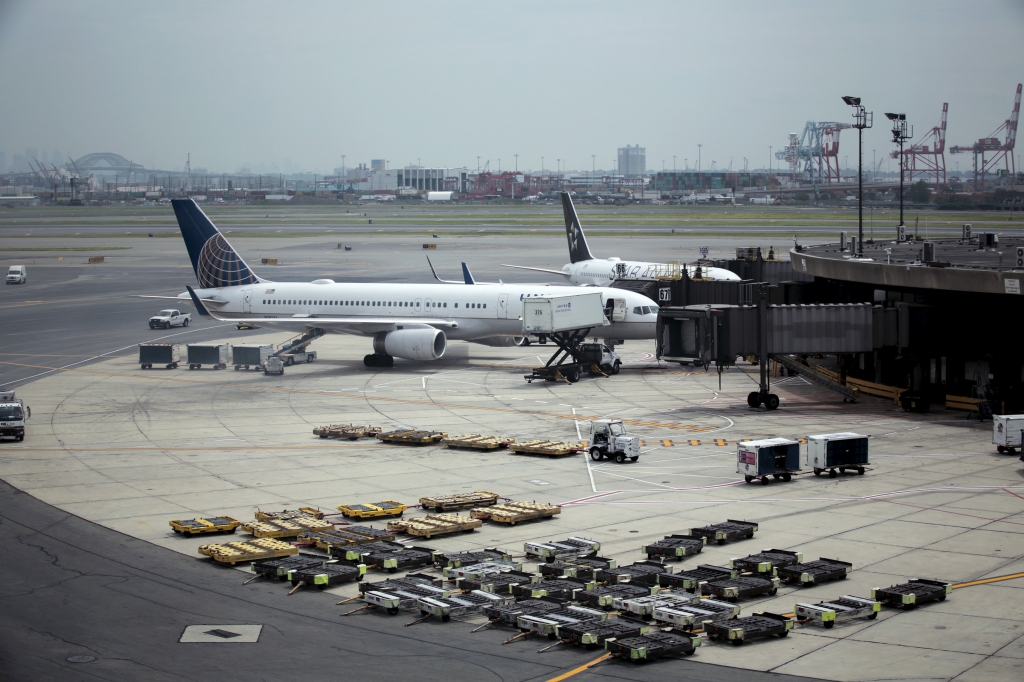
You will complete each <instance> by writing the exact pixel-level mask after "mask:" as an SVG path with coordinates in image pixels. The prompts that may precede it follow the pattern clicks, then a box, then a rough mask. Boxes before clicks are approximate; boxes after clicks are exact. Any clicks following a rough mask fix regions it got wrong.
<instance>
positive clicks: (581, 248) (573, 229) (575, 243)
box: [562, 192, 594, 263]
mask: <svg viewBox="0 0 1024 682" xmlns="http://www.w3.org/2000/svg"><path fill="white" fill-rule="evenodd" d="M562 213H563V214H564V217H565V236H566V237H568V239H569V262H570V263H579V262H580V261H584V260H594V257H593V256H591V255H590V247H589V246H587V238H586V237H585V236H583V226H582V225H580V218H579V216H577V215H576V207H575V206H573V205H572V197H570V196H569V193H568V192H562Z"/></svg>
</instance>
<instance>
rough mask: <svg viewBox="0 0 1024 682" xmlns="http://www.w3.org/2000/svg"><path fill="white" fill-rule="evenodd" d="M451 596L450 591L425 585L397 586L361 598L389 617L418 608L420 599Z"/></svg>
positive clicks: (364, 594)
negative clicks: (404, 610) (383, 611)
mask: <svg viewBox="0 0 1024 682" xmlns="http://www.w3.org/2000/svg"><path fill="white" fill-rule="evenodd" d="M361 588H362V585H360V589H361ZM451 594H452V593H451V591H450V590H442V589H441V588H438V587H434V586H432V585H426V584H424V585H395V586H392V587H389V588H387V589H378V590H367V591H365V592H363V593H362V595H361V596H362V598H363V601H364V602H366V604H367V605H368V606H376V607H377V608H381V609H384V610H385V611H387V614H388V615H389V616H396V615H398V611H399V610H400V609H415V608H418V607H419V602H420V599H423V598H424V597H450V596H451Z"/></svg>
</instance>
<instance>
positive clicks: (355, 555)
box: [328, 540, 405, 563]
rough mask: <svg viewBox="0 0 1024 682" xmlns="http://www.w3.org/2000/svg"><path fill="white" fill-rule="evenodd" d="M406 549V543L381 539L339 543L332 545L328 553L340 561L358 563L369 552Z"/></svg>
mask: <svg viewBox="0 0 1024 682" xmlns="http://www.w3.org/2000/svg"><path fill="white" fill-rule="evenodd" d="M403 549H405V545H403V544H401V543H398V542H389V541H386V540H381V541H377V542H370V543H366V544H361V545H352V546H344V545H337V546H332V547H331V548H330V549H329V550H328V553H329V554H330V555H331V557H332V558H334V559H337V560H339V561H350V562H353V563H358V562H359V561H360V557H362V555H363V554H366V553H368V552H399V551H401V550H403Z"/></svg>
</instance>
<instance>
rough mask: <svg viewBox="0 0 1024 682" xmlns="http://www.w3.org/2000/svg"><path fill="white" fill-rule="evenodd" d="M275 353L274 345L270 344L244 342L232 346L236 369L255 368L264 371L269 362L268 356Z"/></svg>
mask: <svg viewBox="0 0 1024 682" xmlns="http://www.w3.org/2000/svg"><path fill="white" fill-rule="evenodd" d="M273 354H274V347H273V346H271V345H270V344H259V343H242V344H238V345H237V346H232V347H231V364H233V365H234V366H235V371H236V372H237V371H238V370H240V369H250V368H252V369H255V370H259V371H261V372H262V371H263V369H264V367H266V364H267V358H269V357H270V356H271V355H273Z"/></svg>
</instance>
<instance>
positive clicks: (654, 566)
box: [595, 561, 672, 585]
mask: <svg viewBox="0 0 1024 682" xmlns="http://www.w3.org/2000/svg"><path fill="white" fill-rule="evenodd" d="M671 572H672V569H671V568H670V567H668V566H666V565H665V564H662V563H658V562H656V561H636V562H634V563H632V564H630V565H629V566H617V567H615V568H602V569H601V570H599V571H598V572H597V575H596V576H595V578H596V579H597V581H598V582H602V583H633V584H634V585H657V584H658V576H659V575H660V574H662V573H671Z"/></svg>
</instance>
